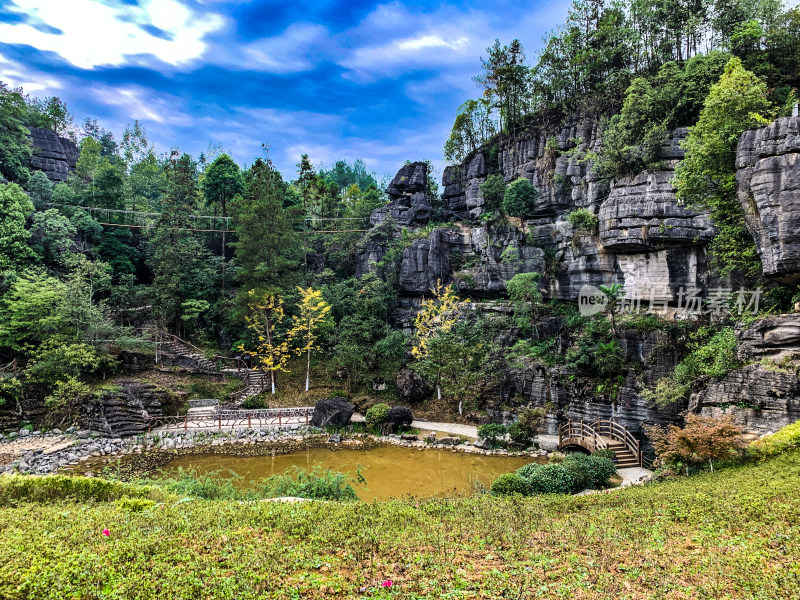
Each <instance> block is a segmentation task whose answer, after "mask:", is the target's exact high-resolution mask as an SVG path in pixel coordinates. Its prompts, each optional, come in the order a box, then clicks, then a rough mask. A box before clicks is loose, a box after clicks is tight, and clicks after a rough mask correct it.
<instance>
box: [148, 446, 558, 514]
mask: <svg viewBox="0 0 800 600" xmlns="http://www.w3.org/2000/svg"><path fill="white" fill-rule="evenodd" d="M534 461H535V462H544V461H543V459H534V458H531V457H512V456H482V455H476V454H466V453H463V452H451V451H449V450H424V451H419V450H416V449H411V448H404V447H401V446H389V445H386V446H378V447H376V448H372V449H369V450H356V449H335V450H334V449H329V448H309V449H307V450H302V451H298V452H293V453H290V454H278V455H275V456H272V455H267V456H246V457H240V456H225V455H220V454H194V455H183V456H177V457H176V458H175V459H173V460H172V461H170V462H169V463H167V464H166V465H164V466H163V467H162V471H163V472H164V474H165V476H169V475H171V474H174V473H175V472H176V471H177V469H178V467H183V468H184V469H194V470H196V471H197V472H199V473H208V472H210V471H222V472H223V473H222V474H226V473H227V472H228V471H234V472H235V473H237V474H239V475H241V476H242V477H244V480H243V485H247V484H249V482H250V481H253V480H258V479H262V478H264V477H269V476H270V475H274V474H276V473H283V472H284V471H286V469H288V468H289V467H292V466H294V465H297V466H299V467H303V468H306V469H310V468H311V467H313V466H314V465H321V466H322V467H324V468H326V469H333V470H335V471H340V472H342V473H346V474H348V475H350V476H351V479H354V478H355V476H356V472H357V470H358V469H359V465H360V467H361V475H362V476H363V477H364V479H366V481H367V484H366V488H365V487H364V485H363V484H362V485H354V487H355V489H356V492H357V493H358V496H359V498H361V499H362V500H367V501H369V500H373V499H375V500H388V499H390V498H399V497H403V496H414V497H433V496H454V495H469V494H471V493H472V492H473V490H474V483H475V482H476V481H480V482H481V483H482V484H483V485H484V486H486V487H487V488H488V487H489V486H491V484H492V481H493V480H494V479H495V478H496V477H497V476H498V475H501V474H502V473H509V472H511V471H515V470H517V469H518V468H520V467H521V466H522V465H525V464H528V463H530V462H534ZM222 474H221V475H222Z"/></svg>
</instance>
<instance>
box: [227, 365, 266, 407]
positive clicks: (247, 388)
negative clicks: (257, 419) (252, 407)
mask: <svg viewBox="0 0 800 600" xmlns="http://www.w3.org/2000/svg"><path fill="white" fill-rule="evenodd" d="M224 372H226V373H230V374H232V375H236V376H237V377H241V379H242V381H243V382H244V387H243V388H242V389H240V390H239V391H237V392H234V393H233V394H231V400H233V401H234V402H235V403H236V404H241V403H242V402H244V401H245V400H247V399H248V398H250V397H251V396H255V395H256V394H260V393H261V392H263V391H264V390H265V389H267V386H269V375H268V374H267V373H264V372H263V371H258V370H256V369H239V370H237V369H224Z"/></svg>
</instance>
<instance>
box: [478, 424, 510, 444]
mask: <svg viewBox="0 0 800 600" xmlns="http://www.w3.org/2000/svg"><path fill="white" fill-rule="evenodd" d="M507 431H508V430H507V429H506V426H505V425H501V424H500V423H487V424H486V425H480V426H479V427H478V437H479V438H481V439H483V440H486V441H487V442H489V443H490V444H491V445H492V446H493V447H494V446H497V445H499V444H500V443H501V442H502V439H503V438H504V437H505V435H506V432H507Z"/></svg>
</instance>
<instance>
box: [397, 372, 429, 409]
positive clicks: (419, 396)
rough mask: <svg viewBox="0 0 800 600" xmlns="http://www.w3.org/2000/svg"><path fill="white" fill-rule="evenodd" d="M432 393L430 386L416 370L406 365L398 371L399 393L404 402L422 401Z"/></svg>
mask: <svg viewBox="0 0 800 600" xmlns="http://www.w3.org/2000/svg"><path fill="white" fill-rule="evenodd" d="M430 393H431V388H430V386H429V385H428V384H427V383H425V380H424V379H423V378H422V376H421V375H420V374H419V373H417V372H416V371H413V370H411V369H409V368H408V367H404V368H402V369H400V370H399V371H398V372H397V395H398V396H399V398H400V400H402V401H403V402H409V403H412V404H413V403H416V402H421V401H423V400H424V399H425V398H427V396H428V394H430Z"/></svg>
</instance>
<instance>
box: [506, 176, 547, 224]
mask: <svg viewBox="0 0 800 600" xmlns="http://www.w3.org/2000/svg"><path fill="white" fill-rule="evenodd" d="M538 197H539V192H538V190H537V189H536V188H535V187H533V186H532V185H531V182H530V181H528V180H527V179H525V178H524V177H520V178H519V179H516V180H514V181H512V182H511V183H509V184H508V187H507V188H506V193H505V196H504V197H503V204H502V207H503V212H504V213H506V214H507V215H510V216H512V217H520V218H521V219H523V221H524V220H525V218H526V217H529V216H531V215H532V214H534V212H535V211H536V198H538Z"/></svg>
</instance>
